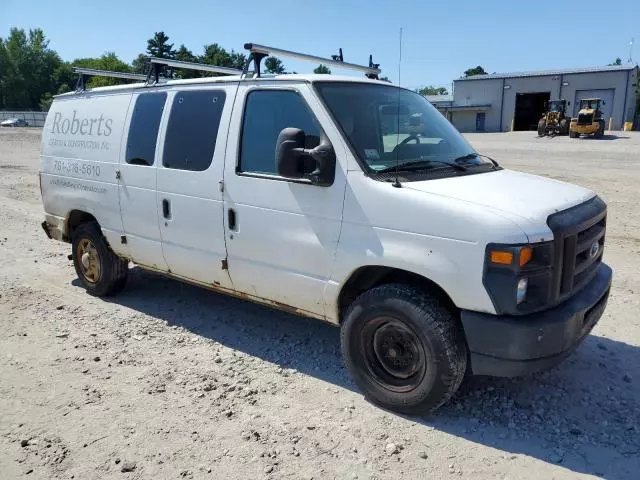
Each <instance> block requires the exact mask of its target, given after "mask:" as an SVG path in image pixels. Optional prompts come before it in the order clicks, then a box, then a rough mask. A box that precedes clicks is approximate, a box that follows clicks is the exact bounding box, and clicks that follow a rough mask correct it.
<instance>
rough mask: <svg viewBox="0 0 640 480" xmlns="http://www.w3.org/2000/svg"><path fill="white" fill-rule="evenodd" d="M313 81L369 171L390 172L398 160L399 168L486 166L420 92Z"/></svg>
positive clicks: (371, 85) (378, 86)
mask: <svg viewBox="0 0 640 480" xmlns="http://www.w3.org/2000/svg"><path fill="white" fill-rule="evenodd" d="M314 85H315V87H316V88H317V90H318V92H319V93H320V96H321V97H322V99H323V100H324V102H325V104H326V105H327V107H328V108H329V110H330V111H331V113H332V115H333V117H334V118H335V119H336V121H337V122H338V123H339V125H340V128H341V129H342V132H343V133H344V135H345V137H346V138H347V139H348V141H349V142H350V144H351V147H352V148H353V150H354V151H355V153H356V154H357V155H358V157H359V158H360V160H361V164H363V165H366V166H367V167H368V168H369V170H370V172H381V171H386V170H389V169H391V168H393V167H395V165H396V161H397V162H398V168H399V169H400V170H402V169H403V168H404V169H406V170H408V169H411V170H416V169H417V168H416V167H419V168H420V169H421V170H430V169H440V170H442V169H443V168H444V169H447V168H450V167H449V166H447V165H446V164H447V163H449V164H454V165H455V166H457V167H458V168H460V166H461V167H473V166H480V165H487V164H488V162H486V161H485V160H484V159H483V158H481V157H480V156H478V155H477V154H476V152H475V151H474V150H473V148H472V147H471V146H470V145H469V144H468V143H467V141H466V140H465V139H464V138H463V137H462V135H460V133H458V131H457V130H456V129H455V127H453V125H451V123H450V122H449V121H448V120H447V119H446V118H444V117H443V116H442V114H441V113H440V112H438V110H436V109H435V107H434V106H433V105H431V103H429V101H428V100H427V99H426V98H424V97H423V96H422V95H419V94H417V93H414V92H411V91H409V90H405V89H401V88H398V87H394V86H391V85H389V86H387V85H375V84H365V83H351V82H315V83H314ZM465 170H466V168H465Z"/></svg>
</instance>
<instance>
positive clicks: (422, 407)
mask: <svg viewBox="0 0 640 480" xmlns="http://www.w3.org/2000/svg"><path fill="white" fill-rule="evenodd" d="M340 338H341V344H342V354H343V357H344V362H345V365H346V367H347V369H348V370H349V372H350V373H351V375H352V377H353V379H354V381H355V382H356V384H357V385H358V387H360V389H361V390H362V391H363V393H364V395H365V396H366V397H367V398H368V399H370V400H371V401H372V402H373V403H376V404H378V405H380V406H381V407H383V408H388V409H389V410H394V411H398V412H401V413H409V414H416V413H423V412H427V411H430V410H435V409H437V408H438V407H440V406H441V405H443V404H444V403H445V402H447V401H448V400H449V399H450V398H451V397H452V395H453V394H454V393H455V392H456V390H457V389H458V387H459V386H460V384H461V383H462V380H463V378H464V374H465V371H466V368H467V348H466V344H465V341H464V335H463V332H462V327H461V326H460V324H459V322H458V319H457V318H456V317H455V316H454V315H453V314H452V313H451V312H449V311H448V310H447V309H446V308H445V307H444V306H443V305H442V304H441V303H440V302H439V301H438V300H436V299H435V298H433V297H431V296H429V295H426V294H425V293H423V292H421V291H420V290H418V289H417V288H414V287H411V286H407V285H402V284H389V285H382V286H379V287H375V288H373V289H371V290H369V291H367V292H365V293H363V294H362V295H360V297H358V298H357V299H356V300H355V301H354V302H353V304H352V305H351V306H350V307H349V310H348V312H347V314H346V317H345V320H344V323H343V325H342V328H341V333H340Z"/></svg>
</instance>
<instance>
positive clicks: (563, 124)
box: [559, 118, 569, 135]
mask: <svg viewBox="0 0 640 480" xmlns="http://www.w3.org/2000/svg"><path fill="white" fill-rule="evenodd" d="M559 129H560V135H566V134H567V133H569V122H567V119H566V118H563V119H562V120H560V123H559Z"/></svg>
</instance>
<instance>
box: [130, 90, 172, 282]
mask: <svg viewBox="0 0 640 480" xmlns="http://www.w3.org/2000/svg"><path fill="white" fill-rule="evenodd" d="M141 94H144V92H141V93H134V94H133V95H126V94H124V95H125V96H130V97H131V103H130V106H129V115H128V117H127V124H126V128H125V132H127V133H126V134H125V135H124V138H123V141H122V148H121V149H120V157H119V160H120V163H119V170H120V182H119V186H120V212H121V215H122V230H123V234H124V235H126V237H127V243H126V245H125V247H126V249H127V252H128V254H127V256H128V258H130V259H132V260H133V261H135V262H136V263H138V264H140V265H145V266H148V267H152V268H153V269H155V270H159V271H162V272H166V271H168V270H169V267H168V266H167V263H166V261H165V259H164V256H163V254H162V238H161V237H160V227H159V225H158V213H157V211H156V184H157V178H156V165H157V164H158V162H159V159H160V158H161V157H159V156H158V143H159V142H156V154H155V159H154V164H153V166H143V165H133V164H129V163H127V162H126V150H127V142H128V132H129V128H130V126H131V119H132V116H133V111H134V108H135V105H136V101H137V100H138V97H139V96H140V95H141ZM166 110H167V108H166V105H165V109H164V114H163V117H166Z"/></svg>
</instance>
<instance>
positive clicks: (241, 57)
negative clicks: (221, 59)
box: [231, 50, 247, 70]
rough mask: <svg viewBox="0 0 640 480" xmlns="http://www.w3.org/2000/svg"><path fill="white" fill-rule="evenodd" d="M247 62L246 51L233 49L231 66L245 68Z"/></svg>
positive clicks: (239, 68)
mask: <svg viewBox="0 0 640 480" xmlns="http://www.w3.org/2000/svg"><path fill="white" fill-rule="evenodd" d="M246 63H247V56H246V55H245V54H244V53H240V52H234V51H233V50H231V67H232V68H237V69H238V70H243V69H244V66H245V65H246Z"/></svg>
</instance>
